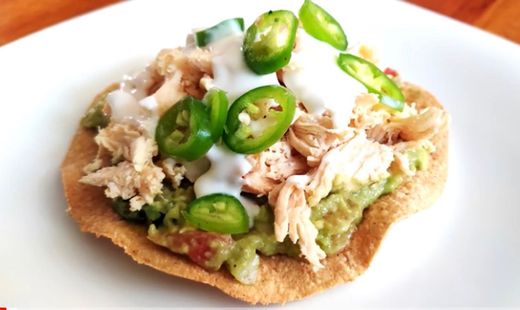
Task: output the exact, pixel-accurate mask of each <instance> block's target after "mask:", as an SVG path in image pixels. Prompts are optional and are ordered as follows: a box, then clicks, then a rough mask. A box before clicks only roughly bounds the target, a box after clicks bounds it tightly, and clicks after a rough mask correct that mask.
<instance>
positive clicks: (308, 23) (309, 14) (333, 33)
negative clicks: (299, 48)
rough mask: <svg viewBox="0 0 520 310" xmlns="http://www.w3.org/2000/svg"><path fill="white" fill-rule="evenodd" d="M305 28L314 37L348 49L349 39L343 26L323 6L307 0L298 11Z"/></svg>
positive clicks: (336, 46) (341, 48) (342, 49)
mask: <svg viewBox="0 0 520 310" xmlns="http://www.w3.org/2000/svg"><path fill="white" fill-rule="evenodd" d="M298 16H299V17H300V21H301V23H302V26H303V29H305V31H306V32H307V33H308V34H310V35H311V36H313V37H314V38H316V39H318V40H320V41H323V42H326V43H328V44H330V45H332V46H333V47H335V48H337V49H338V50H341V51H344V50H346V49H347V45H348V41H347V36H346V35H345V32H344V31H343V28H341V25H340V24H339V23H338V21H337V20H336V19H334V17H332V16H331V15H330V14H329V13H328V12H327V11H325V10H324V9H323V8H322V7H320V6H318V5H317V4H315V3H313V2H312V1H310V0H305V2H304V3H303V5H302V7H301V8H300V12H299V13H298Z"/></svg>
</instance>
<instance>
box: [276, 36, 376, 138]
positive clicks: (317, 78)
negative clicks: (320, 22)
mask: <svg viewBox="0 0 520 310" xmlns="http://www.w3.org/2000/svg"><path fill="white" fill-rule="evenodd" d="M297 35H298V43H297V49H296V50H295V51H294V52H293V54H292V56H291V61H290V63H289V64H288V65H287V66H286V67H285V68H284V69H283V70H284V75H283V79H284V82H285V85H286V86H287V88H289V89H290V90H291V91H292V92H293V93H294V94H295V95H296V97H297V98H298V99H299V100H301V101H302V102H303V104H304V105H305V108H306V109H307V111H308V112H309V113H311V114H316V115H321V114H322V113H323V112H325V111H329V112H330V113H331V116H332V120H333V122H334V127H335V128H340V129H345V128H347V126H348V124H349V121H350V116H351V114H352V108H353V107H354V104H355V100H356V97H357V96H358V95H359V94H361V93H366V89H365V87H364V86H363V85H362V84H361V83H359V82H358V81H356V80H355V79H353V78H352V77H350V76H349V75H347V74H346V73H345V72H343V70H341V69H340V68H339V67H338V65H337V64H336V58H337V56H338V55H339V52H338V51H337V50H336V49H334V48H333V47H331V46H329V45H328V44H326V43H323V42H321V41H318V40H316V39H314V38H313V37H311V36H309V35H308V34H307V33H305V31H303V30H301V29H300V30H299V31H298V34H297Z"/></svg>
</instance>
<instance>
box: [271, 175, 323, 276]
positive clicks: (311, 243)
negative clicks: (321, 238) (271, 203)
mask: <svg viewBox="0 0 520 310" xmlns="http://www.w3.org/2000/svg"><path fill="white" fill-rule="evenodd" d="M308 182H309V177H308V176H307V175H293V176H291V177H289V178H288V179H287V181H286V182H285V184H284V185H283V186H281V188H280V189H279V192H278V195H277V198H276V203H275V213H274V214H275V223H274V231H275V237H276V240H277V241H278V242H283V241H284V239H285V237H286V236H287V235H289V239H290V240H291V241H292V242H293V243H296V242H298V245H299V246H300V251H301V253H302V255H303V256H304V257H305V258H306V259H307V260H308V261H309V262H310V263H311V264H312V266H313V269H314V270H315V271H316V270H318V269H320V268H322V267H323V265H322V264H321V263H320V259H323V258H325V257H326V254H325V252H323V250H322V249H321V248H320V247H319V246H318V244H316V237H317V236H318V230H317V229H316V227H315V226H314V225H313V224H312V222H311V220H310V216H311V209H310V207H309V206H308V205H307V202H306V199H305V191H304V188H305V185H306V184H307V183H308Z"/></svg>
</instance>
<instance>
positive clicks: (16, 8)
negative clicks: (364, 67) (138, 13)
mask: <svg viewBox="0 0 520 310" xmlns="http://www.w3.org/2000/svg"><path fill="white" fill-rule="evenodd" d="M120 1H121V0H0V45H3V44H6V43H9V42H11V41H13V40H16V39H18V38H21V37H23V36H25V35H27V34H30V33H32V32H35V31H37V30H40V29H43V28H45V27H48V26H50V25H53V24H56V23H58V22H60V21H63V20H66V19H69V18H71V17H74V16H77V15H80V14H83V13H86V12H89V11H92V10H95V9H98V8H101V7H104V6H107V5H109V4H113V3H117V2H120ZM409 2H411V3H414V4H416V5H419V6H422V7H425V8H427V9H430V10H433V11H436V12H439V13H441V14H444V15H447V16H450V17H453V18H455V19H458V20H460V21H463V22H465V23H468V24H471V25H474V26H476V27H479V28H481V29H484V30H487V31H490V32H493V33H495V34H498V35H500V36H502V37H505V38H507V39H509V40H512V41H514V42H516V43H520V0H446V1H444V0H409Z"/></svg>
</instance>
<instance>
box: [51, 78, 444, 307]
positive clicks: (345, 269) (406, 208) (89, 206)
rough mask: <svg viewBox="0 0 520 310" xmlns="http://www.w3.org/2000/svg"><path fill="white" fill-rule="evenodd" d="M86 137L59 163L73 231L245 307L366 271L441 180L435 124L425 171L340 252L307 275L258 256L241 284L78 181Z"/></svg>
mask: <svg viewBox="0 0 520 310" xmlns="http://www.w3.org/2000/svg"><path fill="white" fill-rule="evenodd" d="M402 89H403V93H404V94H405V97H406V101H407V102H416V104H417V106H418V107H427V106H437V107H441V105H440V103H439V102H438V101H437V100H436V99H435V98H434V97H433V96H432V95H431V94H430V93H428V92H427V91H425V90H422V89H421V88H419V87H417V86H414V85H411V84H405V85H404V86H403V88H402ZM94 135H95V132H94V131H90V130H86V129H83V128H79V129H78V131H77V132H76V134H75V136H74V139H73V141H72V144H71V145H70V148H69V150H68V152H67V155H66V157H65V160H64V161H63V164H62V167H61V175H62V181H63V187H64V191H65V196H66V198H67V202H68V210H67V211H68V212H69V213H70V215H71V216H72V218H73V219H74V220H76V221H77V222H78V223H79V225H80V228H81V230H82V231H86V232H90V233H93V234H95V235H96V236H98V237H100V236H102V237H106V238H109V239H110V240H112V242H113V243H114V244H115V245H117V246H119V247H121V248H123V249H124V251H125V252H126V253H127V254H128V255H130V256H131V257H132V258H133V259H134V260H135V261H136V262H138V263H140V264H145V265H148V266H150V267H152V268H155V269H157V270H159V271H162V272H165V273H167V274H171V275H174V276H178V277H182V278H185V279H190V280H194V281H197V282H201V283H205V284H208V285H211V286H214V287H216V288H218V289H219V290H221V291H223V292H224V293H226V294H228V295H230V296H232V297H234V298H237V299H240V300H243V301H245V302H248V303H251V304H257V303H260V304H271V303H285V302H288V301H292V300H297V299H301V298H304V297H306V296H309V295H313V294H316V293H318V292H320V291H322V290H325V289H327V288H330V287H333V286H335V285H338V284H342V283H345V282H349V281H352V280H353V279H355V278H356V277H357V276H358V275H360V274H361V273H362V272H364V271H365V270H366V269H367V268H368V266H369V265H370V262H371V260H372V258H373V257H374V255H375V253H376V251H377V249H378V247H379V244H380V243H381V241H382V239H383V237H384V235H385V233H386V232H387V231H388V229H389V228H390V226H391V225H392V224H393V223H395V222H396V221H398V220H399V219H401V218H404V217H406V216H408V215H410V214H413V213H415V212H417V211H419V210H422V209H424V208H427V207H429V206H430V205H432V203H433V202H434V201H435V200H436V199H437V197H438V196H439V195H440V194H441V192H442V189H443V186H444V183H445V181H446V177H447V165H448V162H447V161H448V133H447V129H443V131H441V132H440V133H439V134H438V135H437V136H435V137H434V138H433V139H432V142H433V144H434V145H435V146H436V151H435V152H434V153H433V154H432V158H431V161H430V166H429V167H428V169H427V170H425V171H419V172H418V173H417V175H415V176H413V177H410V178H408V179H406V180H405V181H404V182H403V184H402V185H401V186H400V187H399V188H398V189H397V190H395V191H394V192H392V193H391V194H388V195H386V196H383V197H381V198H380V199H379V200H377V201H376V202H375V203H374V204H373V205H371V206H370V207H369V208H368V209H366V210H365V212H364V215H363V220H362V222H361V223H360V224H359V225H358V228H357V230H356V231H355V232H354V233H353V234H352V236H351V241H350V243H349V244H348V245H347V247H346V248H345V249H344V250H343V251H341V252H340V253H338V254H336V255H332V256H329V257H327V258H326V259H324V260H323V265H324V268H323V269H321V270H319V271H318V272H313V271H312V268H311V266H310V264H308V263H307V262H304V261H303V260H299V259H294V258H290V257H287V256H281V255H276V256H273V257H265V256H261V263H260V269H259V273H258V280H257V282H256V283H255V284H254V285H244V284H241V283H239V282H238V281H237V280H236V279H234V278H233V277H232V276H231V275H230V274H229V273H228V271H227V270H225V269H224V268H222V269H221V270H220V271H217V272H212V271H207V270H205V269H203V268H202V267H199V266H198V265H196V264H195V263H193V262H191V261H190V260H189V259H188V258H187V257H184V256H181V255H177V254H174V253H172V252H170V251H169V250H168V249H166V248H163V247H160V246H158V245H156V244H154V243H152V242H151V241H149V240H148V239H147V231H146V227H144V226H141V225H137V224H132V223H129V222H128V221H125V220H123V219H121V218H120V217H119V216H118V215H117V214H116V213H115V212H114V211H113V210H112V208H111V204H112V201H111V200H110V199H108V198H106V197H105V195H104V193H103V189H102V188H99V187H94V186H89V185H86V184H82V183H80V182H79V179H80V178H81V177H82V176H83V167H84V166H85V165H87V164H88V163H90V162H91V161H92V160H93V159H94V158H95V156H96V152H97V145H96V143H95V142H94Z"/></svg>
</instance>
